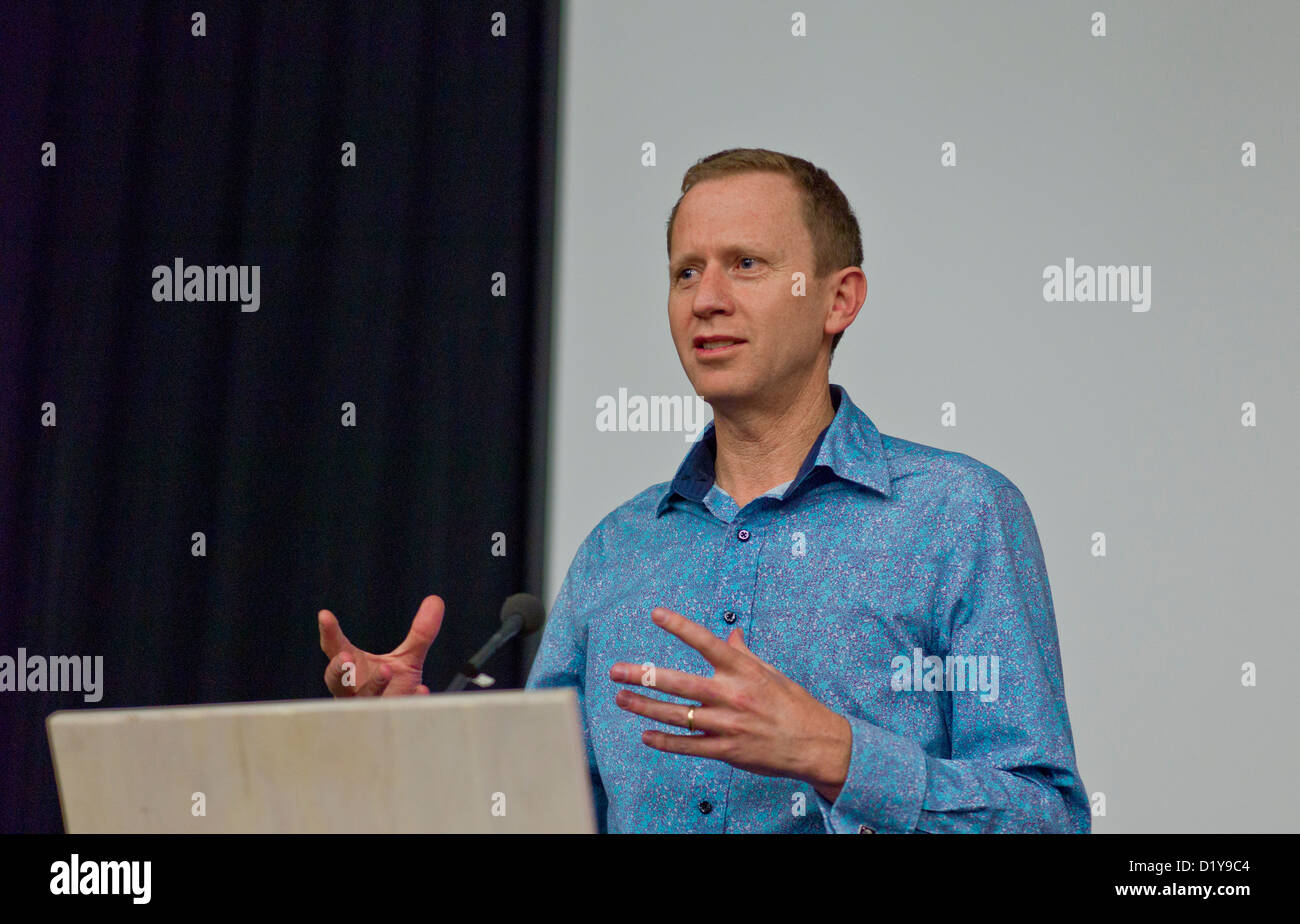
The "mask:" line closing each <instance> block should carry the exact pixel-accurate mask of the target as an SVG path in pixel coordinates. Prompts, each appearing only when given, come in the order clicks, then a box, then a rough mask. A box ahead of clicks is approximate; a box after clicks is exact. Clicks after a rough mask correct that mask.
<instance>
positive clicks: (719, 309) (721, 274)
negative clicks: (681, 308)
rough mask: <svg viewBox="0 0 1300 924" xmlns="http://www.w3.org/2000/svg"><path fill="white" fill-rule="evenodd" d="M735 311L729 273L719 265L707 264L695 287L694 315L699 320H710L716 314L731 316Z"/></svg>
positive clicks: (692, 304) (692, 305)
mask: <svg viewBox="0 0 1300 924" xmlns="http://www.w3.org/2000/svg"><path fill="white" fill-rule="evenodd" d="M733 309H734V306H733V304H732V301H731V280H730V279H728V278H727V271H726V270H725V269H723V268H722V267H721V266H719V265H718V264H717V263H708V264H706V265H705V267H704V271H703V272H702V273H701V274H700V282H699V284H698V285H697V286H696V287H695V300H694V301H693V302H692V303H691V311H692V313H694V315H695V316H696V317H697V318H708V317H710V316H712V315H715V314H730V313H731V312H732V310H733Z"/></svg>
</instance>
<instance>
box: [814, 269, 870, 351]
mask: <svg viewBox="0 0 1300 924" xmlns="http://www.w3.org/2000/svg"><path fill="white" fill-rule="evenodd" d="M830 284H831V285H832V286H833V287H834V297H833V299H832V301H831V305H830V308H829V309H827V312H826V326H825V328H824V330H825V332H826V333H828V334H838V333H842V332H843V331H845V330H847V329H848V327H849V325H850V324H852V323H853V322H854V320H855V319H856V318H857V316H858V312H859V311H861V310H862V306H863V304H864V303H865V302H866V300H867V274H866V273H864V272H862V268H861V267H858V266H846V267H845V268H844V269H842V270H840V271H839V272H838V273H836V274H835V276H833V277H832V278H831V283H830Z"/></svg>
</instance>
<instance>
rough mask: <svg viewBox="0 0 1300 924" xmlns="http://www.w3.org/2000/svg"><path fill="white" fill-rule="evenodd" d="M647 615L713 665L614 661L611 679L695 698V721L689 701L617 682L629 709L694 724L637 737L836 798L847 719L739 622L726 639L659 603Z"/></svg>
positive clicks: (845, 761) (848, 734) (847, 740)
mask: <svg viewBox="0 0 1300 924" xmlns="http://www.w3.org/2000/svg"><path fill="white" fill-rule="evenodd" d="M651 618H652V619H654V621H655V624H656V625H658V626H659V627H660V628H662V629H665V630H667V631H668V632H671V633H672V634H673V635H675V636H677V637H678V638H679V639H681V640H682V641H683V642H685V643H686V644H687V645H690V646H691V647H692V648H694V649H695V650H696V651H698V652H699V653H700V654H701V655H703V656H704V659H705V660H706V661H708V662H709V663H710V664H711V665H713V676H712V677H701V676H699V675H698V674H690V673H687V672H685V671H678V670H673V669H671V668H663V667H652V668H650V669H647V668H643V667H642V665H640V664H631V663H628V662H626V661H619V662H617V663H615V664H614V666H613V667H611V668H610V671H609V677H610V679H611V680H614V681H617V682H619V683H626V684H629V685H635V686H642V687H646V686H648V687H651V688H652V689H655V690H658V691H659V692H661V693H667V694H670V695H672V696H680V697H683V698H685V699H688V700H693V701H694V702H695V703H698V704H699V705H697V706H695V712H694V716H693V721H688V717H687V712H688V710H689V709H690V708H691V707H690V705H689V704H682V703H669V702H665V701H663V700H660V699H654V698H651V697H648V696H643V695H641V694H640V693H633V692H632V691H631V690H619V691H618V693H617V694H616V695H615V697H614V700H615V702H616V703H617V704H618V705H619V707H620V708H622V709H625V710H627V711H628V712H633V713H636V714H637V715H643V716H645V717H646V718H648V719H653V720H655V721H656V722H664V723H666V724H668V725H676V726H679V727H681V728H687V727H688V725H691V726H693V727H694V732H693V733H692V734H685V735H670V734H667V733H666V732H661V731H655V730H648V731H646V732H644V733H643V734H642V736H641V740H642V741H643V742H644V743H645V744H647V745H649V746H650V747H652V748H656V749H658V750H660V751H667V752H669V753H672V754H690V755H693V756H696V757H708V758H712V759H714V760H722V761H725V762H727V763H729V764H731V765H732V766H733V767H738V768H740V769H741V770H748V771H749V772H750V773H757V774H761V775H762V776H783V777H790V778H793V779H797V780H804V781H805V782H808V783H811V784H812V785H813V786H814V788H816V790H817V791H818V792H819V793H821V794H822V796H823V797H824V798H826V799H827V800H829V801H831V802H834V801H835V799H836V797H838V796H839V792H840V789H841V787H842V786H843V785H844V779H845V776H846V775H847V774H848V769H849V757H850V751H851V747H852V740H853V736H852V731H851V729H850V727H849V723H848V720H847V719H845V718H844V717H843V716H842V715H839V714H838V713H836V712H834V711H832V710H831V709H829V708H827V707H826V706H824V705H822V704H821V703H820V702H818V701H817V700H816V699H814V698H813V696H812V694H810V693H809V692H808V691H807V690H805V689H804V688H803V687H801V686H799V684H797V683H795V682H794V681H793V680H791V679H790V678H789V677H787V676H785V675H784V674H782V673H781V672H780V671H778V670H777V669H776V668H774V667H773V666H772V665H770V664H768V663H767V662H766V661H763V660H762V659H761V658H759V657H758V656H757V655H755V654H754V653H753V652H752V651H750V650H749V648H748V647H746V645H745V639H744V636H743V634H742V633H741V631H740V628H739V627H737V628H735V629H732V630H731V635H729V636H728V637H727V640H726V641H725V642H724V641H723V640H722V639H720V638H718V637H717V636H716V635H714V634H713V633H712V632H710V631H709V630H708V629H706V628H705V627H704V626H702V625H700V624H699V623H697V622H692V621H691V620H689V619H687V618H686V617H685V616H683V615H681V614H680V613H674V612H673V611H672V610H669V609H666V608H664V607H657V608H656V609H655V610H654V611H653V612H652V614H651Z"/></svg>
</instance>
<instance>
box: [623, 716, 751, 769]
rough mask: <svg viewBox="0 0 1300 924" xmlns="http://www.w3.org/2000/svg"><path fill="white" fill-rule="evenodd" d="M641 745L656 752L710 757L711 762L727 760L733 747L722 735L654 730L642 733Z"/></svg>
mask: <svg viewBox="0 0 1300 924" xmlns="http://www.w3.org/2000/svg"><path fill="white" fill-rule="evenodd" d="M696 715H699V713H698V712H697V713H696ZM641 743H642V744H644V745H646V746H647V747H652V748H654V749H655V750H656V751H665V752H667V753H669V754H690V755H691V756H692V757H708V758H709V759H711V760H726V759H727V758H726V754H727V749H728V748H729V747H730V746H731V743H730V741H729V740H728V739H726V738H724V737H721V736H720V735H670V734H668V733H667V732H661V731H655V730H653V729H647V730H646V731H644V732H642V733H641Z"/></svg>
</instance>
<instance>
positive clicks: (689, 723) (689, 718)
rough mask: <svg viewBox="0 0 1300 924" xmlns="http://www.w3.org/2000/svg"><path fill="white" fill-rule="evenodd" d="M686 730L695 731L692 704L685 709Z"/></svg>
mask: <svg viewBox="0 0 1300 924" xmlns="http://www.w3.org/2000/svg"><path fill="white" fill-rule="evenodd" d="M686 730H687V731H688V732H693V731H695V707H694V706H692V707H691V708H690V709H687V710H686Z"/></svg>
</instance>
